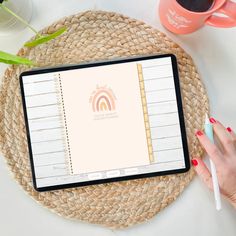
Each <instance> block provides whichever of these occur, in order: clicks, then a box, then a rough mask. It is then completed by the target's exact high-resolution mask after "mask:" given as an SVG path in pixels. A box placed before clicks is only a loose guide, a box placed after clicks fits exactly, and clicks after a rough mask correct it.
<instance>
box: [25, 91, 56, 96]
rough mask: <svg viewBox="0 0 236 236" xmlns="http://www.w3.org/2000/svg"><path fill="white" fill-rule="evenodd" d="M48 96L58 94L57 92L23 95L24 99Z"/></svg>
mask: <svg viewBox="0 0 236 236" xmlns="http://www.w3.org/2000/svg"><path fill="white" fill-rule="evenodd" d="M48 94H58V92H57V91H55V92H46V93H36V94H30V95H25V97H34V96H41V95H48Z"/></svg>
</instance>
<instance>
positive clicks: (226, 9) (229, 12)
mask: <svg viewBox="0 0 236 236" xmlns="http://www.w3.org/2000/svg"><path fill="white" fill-rule="evenodd" d="M216 13H221V14H224V15H226V17H220V16H214V15H212V16H210V17H209V18H208V19H207V20H206V24H207V25H211V26H216V27H222V28H227V27H234V26H236V3H234V2H231V1H226V3H225V4H224V5H223V6H222V7H221V8H220V9H218V10H217V11H216Z"/></svg>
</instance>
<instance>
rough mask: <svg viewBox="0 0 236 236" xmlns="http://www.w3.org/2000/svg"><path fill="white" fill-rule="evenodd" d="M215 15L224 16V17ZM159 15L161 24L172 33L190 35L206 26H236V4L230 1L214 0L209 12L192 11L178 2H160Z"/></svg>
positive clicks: (169, 0) (175, 0)
mask: <svg viewBox="0 0 236 236" xmlns="http://www.w3.org/2000/svg"><path fill="white" fill-rule="evenodd" d="M215 13H220V14H224V15H225V17H224V16H219V15H216V14H215ZM159 15H160V20H161V23H162V24H163V25H164V26H165V27H166V28H167V29H168V30H169V31H171V32H173V33H176V34H188V33H192V32H194V31H196V30H197V29H199V28H201V27H202V26H204V25H205V24H207V25H211V26H215V27H223V28H226V27H234V26H236V3H234V2H232V1H230V0H214V1H213V4H212V6H211V7H210V8H209V10H207V11H204V12H196V11H191V10H188V9H186V8H184V7H183V6H182V5H180V4H179V3H178V1H177V0H160V4H159Z"/></svg>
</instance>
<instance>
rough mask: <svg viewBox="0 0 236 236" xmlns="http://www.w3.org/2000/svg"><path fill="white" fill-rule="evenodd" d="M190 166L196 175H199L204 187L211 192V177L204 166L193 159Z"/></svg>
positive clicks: (199, 161)
mask: <svg viewBox="0 0 236 236" xmlns="http://www.w3.org/2000/svg"><path fill="white" fill-rule="evenodd" d="M192 164H193V166H194V169H195V171H196V173H197V174H198V175H199V177H200V179H201V180H202V181H203V183H205V185H206V186H207V187H208V188H209V189H210V190H212V189H213V185H212V177H211V173H210V171H209V169H208V168H207V166H206V164H205V163H204V162H203V161H202V160H201V159H200V158H193V159H192Z"/></svg>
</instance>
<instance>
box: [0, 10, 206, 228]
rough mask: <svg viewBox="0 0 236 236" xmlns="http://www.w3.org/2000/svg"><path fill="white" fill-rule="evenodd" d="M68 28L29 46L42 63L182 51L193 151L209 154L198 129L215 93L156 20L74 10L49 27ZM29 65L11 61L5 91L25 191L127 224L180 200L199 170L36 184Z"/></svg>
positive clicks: (80, 213) (2, 98)
mask: <svg viewBox="0 0 236 236" xmlns="http://www.w3.org/2000/svg"><path fill="white" fill-rule="evenodd" d="M62 26H66V27H67V28H68V31H67V32H66V33H65V34H63V35H62V36H60V37H58V38H57V39H55V40H53V41H51V42H49V43H46V44H43V45H40V46H37V47H35V48H33V49H26V48H22V49H21V50H20V51H19V53H18V54H19V55H21V56H26V57H28V58H30V59H32V60H34V61H36V62H37V63H38V65H39V66H52V65H60V64H69V63H80V62H82V61H94V60H101V59H103V60H104V59H109V58H115V57H129V56H134V55H143V54H156V53H173V54H175V55H176V56H177V59H178V65H179V71H180V82H181V90H182V99H183V105H184V114H185V121H186V126H187V135H188V142H189V149H190V155H191V156H193V155H198V156H201V155H202V149H201V147H200V146H199V144H198V142H197V139H196V137H195V135H194V132H195V130H196V129H200V128H202V124H203V121H204V116H205V113H206V112H208V109H209V106H208V99H207V95H206V91H205V88H204V86H203V84H202V82H201V80H200V78H199V75H198V73H197V71H196V68H195V66H194V64H193V61H192V59H191V57H190V56H189V55H187V54H186V53H185V52H184V50H183V49H182V48H180V47H179V46H178V45H176V44H175V43H174V42H172V41H171V40H170V39H169V38H167V37H166V36H165V35H164V34H163V33H161V32H159V31H158V30H155V29H153V28H151V27H150V26H148V25H146V24H144V23H142V22H140V21H137V20H134V19H130V18H127V17H125V16H122V15H120V14H116V13H108V12H100V11H98V12H91V11H89V12H85V13H81V14H78V15H73V16H70V17H67V18H64V19H61V20H59V21H58V22H56V23H54V24H52V25H51V26H49V27H47V28H45V29H44V30H42V32H43V33H51V32H54V31H55V30H57V29H59V28H60V27H62ZM27 69H29V68H27V67H26V66H10V67H9V68H8V69H7V70H6V72H5V75H4V77H3V80H2V86H1V92H0V148H1V151H2V153H3V155H4V156H5V159H6V161H7V164H8V166H9V167H10V170H11V172H12V173H13V174H14V177H15V179H16V180H17V182H18V183H19V184H20V185H21V186H22V187H23V189H24V190H25V191H26V192H27V193H28V194H29V195H30V196H32V197H33V198H34V199H35V200H36V201H37V202H39V203H40V204H42V205H43V206H45V207H47V208H48V209H50V210H52V211H53V212H55V213H57V214H59V215H61V216H64V217H67V218H73V219H78V220H82V221H87V222H90V223H95V224H100V225H103V226H107V227H110V228H124V227H128V226H131V225H134V224H137V223H141V222H143V221H146V220H148V219H150V218H152V217H153V216H154V215H156V214H157V213H158V212H159V211H160V210H162V209H163V208H165V207H166V206H168V205H169V204H170V203H171V202H173V201H174V200H175V199H176V198H177V197H178V196H179V194H180V193H181V192H182V191H183V190H184V188H185V187H186V186H187V185H188V184H189V182H190V181H191V179H192V178H193V176H194V171H193V170H192V169H191V170H190V171H189V172H188V173H185V174H178V175H170V176H164V177H154V178H147V179H139V180H130V181H125V182H116V183H109V184H102V185H96V186H88V187H82V188H73V189H66V190H59V191H52V192H44V193H38V192H36V191H35V190H34V189H33V187H32V180H31V170H30V165H29V157H28V149H27V141H26V134H25V125H24V120H23V113H22V104H21V97H20V90H19V79H18V78H19V74H20V73H21V72H22V71H24V70H27Z"/></svg>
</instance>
